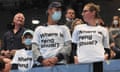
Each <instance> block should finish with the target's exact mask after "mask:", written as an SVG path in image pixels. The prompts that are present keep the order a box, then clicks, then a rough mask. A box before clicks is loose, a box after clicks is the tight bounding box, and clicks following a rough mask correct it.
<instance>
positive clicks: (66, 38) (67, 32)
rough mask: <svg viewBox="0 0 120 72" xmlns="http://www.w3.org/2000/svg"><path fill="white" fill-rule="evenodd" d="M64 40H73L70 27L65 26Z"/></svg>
mask: <svg viewBox="0 0 120 72" xmlns="http://www.w3.org/2000/svg"><path fill="white" fill-rule="evenodd" d="M64 40H65V42H67V41H71V34H70V30H69V28H68V27H66V26H64Z"/></svg>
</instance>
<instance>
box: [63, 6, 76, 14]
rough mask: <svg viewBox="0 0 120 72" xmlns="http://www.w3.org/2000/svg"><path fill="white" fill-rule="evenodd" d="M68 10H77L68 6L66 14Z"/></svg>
mask: <svg viewBox="0 0 120 72" xmlns="http://www.w3.org/2000/svg"><path fill="white" fill-rule="evenodd" d="M68 10H73V11H75V10H74V9H73V8H71V7H68V8H66V11H65V14H67V12H68Z"/></svg>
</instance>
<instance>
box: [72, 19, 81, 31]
mask: <svg viewBox="0 0 120 72" xmlns="http://www.w3.org/2000/svg"><path fill="white" fill-rule="evenodd" d="M77 21H80V23H79V24H77ZM80 24H83V21H82V20H81V19H79V18H76V19H75V20H74V21H73V22H72V24H71V30H72V31H73V30H74V28H75V26H76V25H80Z"/></svg>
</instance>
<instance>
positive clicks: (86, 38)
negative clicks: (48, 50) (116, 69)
mask: <svg viewBox="0 0 120 72" xmlns="http://www.w3.org/2000/svg"><path fill="white" fill-rule="evenodd" d="M99 12H100V8H99V5H96V4H94V3H88V4H86V5H85V6H84V8H83V11H82V16H83V19H84V21H85V22H86V24H81V25H77V26H76V27H75V29H74V32H73V34H72V42H73V45H72V46H73V48H74V59H75V64H78V63H93V68H94V69H93V71H94V72H103V71H102V70H103V69H102V68H103V67H102V61H104V58H106V59H107V58H110V48H109V34H108V31H107V29H106V28H104V27H102V26H100V25H97V24H96V20H97V18H98V16H99ZM76 48H77V49H76Z"/></svg>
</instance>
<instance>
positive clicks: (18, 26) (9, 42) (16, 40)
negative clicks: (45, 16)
mask: <svg viewBox="0 0 120 72" xmlns="http://www.w3.org/2000/svg"><path fill="white" fill-rule="evenodd" d="M24 21H25V17H24V15H23V13H17V14H16V15H15V16H14V18H13V23H12V25H13V29H11V30H9V31H7V32H6V33H5V34H4V36H3V47H2V49H3V50H6V51H4V55H5V56H6V57H10V56H11V54H12V55H13V54H14V52H15V51H16V50H17V49H21V48H22V41H21V36H22V34H23V32H24V30H25V28H24Z"/></svg>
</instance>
